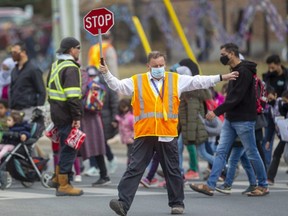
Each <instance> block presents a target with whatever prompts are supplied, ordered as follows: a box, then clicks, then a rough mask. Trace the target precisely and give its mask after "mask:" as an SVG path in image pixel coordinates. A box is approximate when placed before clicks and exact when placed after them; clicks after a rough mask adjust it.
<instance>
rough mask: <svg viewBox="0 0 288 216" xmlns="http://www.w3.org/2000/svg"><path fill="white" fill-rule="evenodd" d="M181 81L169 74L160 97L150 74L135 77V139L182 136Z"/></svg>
mask: <svg viewBox="0 0 288 216" xmlns="http://www.w3.org/2000/svg"><path fill="white" fill-rule="evenodd" d="M178 79H179V75H178V74H176V73H168V72H165V78H164V82H163V86H162V89H163V91H162V93H163V95H162V96H161V97H160V96H159V95H158V94H159V93H158V94H156V95H155V92H154V91H153V90H154V89H153V85H151V80H149V76H148V74H147V73H145V74H138V75H134V76H132V80H133V85H134V94H133V98H132V107H133V113H134V120H135V121H134V136H135V138H138V137H144V136H164V137H176V136H177V135H178V132H177V125H178V108H179V103H180V100H179V95H178ZM159 92H161V89H159Z"/></svg>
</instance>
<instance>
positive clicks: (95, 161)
mask: <svg viewBox="0 0 288 216" xmlns="http://www.w3.org/2000/svg"><path fill="white" fill-rule="evenodd" d="M89 160H90V167H96V168H98V169H99V170H100V178H105V177H107V169H106V164H105V159H104V155H97V156H91V157H90V158H89Z"/></svg>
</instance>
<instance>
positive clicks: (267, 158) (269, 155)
mask: <svg viewBox="0 0 288 216" xmlns="http://www.w3.org/2000/svg"><path fill="white" fill-rule="evenodd" d="M270 134H272V135H271V139H270V140H267V139H268V136H269V135H270ZM274 137H275V129H272V128H270V127H266V128H265V136H264V139H263V142H262V149H263V152H264V155H265V163H266V167H267V169H268V167H269V166H270V164H271V161H272V151H273V144H274ZM266 142H270V144H269V149H266V148H265V145H266Z"/></svg>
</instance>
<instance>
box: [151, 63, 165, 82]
mask: <svg viewBox="0 0 288 216" xmlns="http://www.w3.org/2000/svg"><path fill="white" fill-rule="evenodd" d="M164 72H165V67H164V66H163V67H157V68H154V67H151V75H152V76H153V77H154V78H155V79H161V78H162V77H163V76H164Z"/></svg>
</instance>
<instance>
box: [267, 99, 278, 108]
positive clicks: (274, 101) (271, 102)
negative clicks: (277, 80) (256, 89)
mask: <svg viewBox="0 0 288 216" xmlns="http://www.w3.org/2000/svg"><path fill="white" fill-rule="evenodd" d="M275 103H276V100H271V101H269V102H268V104H269V105H271V106H273V107H274V106H275Z"/></svg>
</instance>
